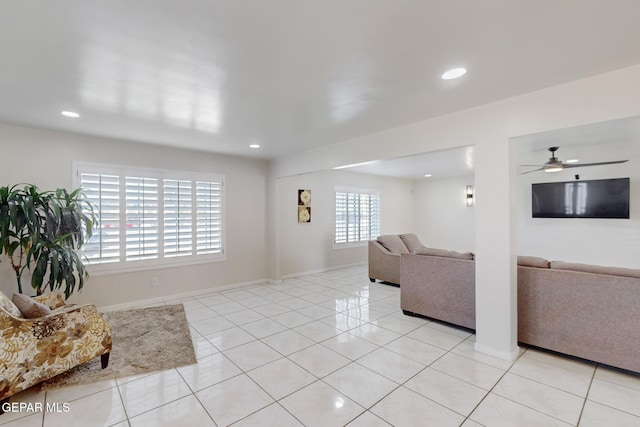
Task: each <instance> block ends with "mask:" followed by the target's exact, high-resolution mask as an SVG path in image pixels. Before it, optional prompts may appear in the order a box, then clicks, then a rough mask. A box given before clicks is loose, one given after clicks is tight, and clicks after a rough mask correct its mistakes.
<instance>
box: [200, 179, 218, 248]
mask: <svg viewBox="0 0 640 427" xmlns="http://www.w3.org/2000/svg"><path fill="white" fill-rule="evenodd" d="M196 211H197V212H196V218H197V227H196V251H197V253H198V254H211V253H221V252H222V251H223V248H222V181H220V182H207V181H197V182H196Z"/></svg>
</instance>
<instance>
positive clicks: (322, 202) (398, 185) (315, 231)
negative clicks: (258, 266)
mask: <svg viewBox="0 0 640 427" xmlns="http://www.w3.org/2000/svg"><path fill="white" fill-rule="evenodd" d="M336 186H338V187H356V188H362V189H375V190H380V192H381V202H382V206H381V212H380V220H381V224H380V226H381V230H380V231H381V233H382V234H388V233H406V232H410V231H411V228H412V225H413V219H412V208H411V203H412V202H411V200H412V199H411V181H410V180H400V179H393V178H383V177H377V176H372V175H365V174H357V173H349V172H342V171H324V172H315V173H309V174H303V175H295V176H290V177H284V178H280V179H278V180H277V194H278V198H277V209H278V215H277V222H278V226H277V227H276V228H277V230H278V241H279V242H280V246H279V255H278V259H279V263H280V276H284V277H286V276H289V275H293V274H298V273H304V272H311V271H318V270H323V269H326V268H330V267H336V266H341V265H350V264H356V263H364V262H366V260H367V247H366V245H361V246H359V247H351V248H347V249H344V248H340V249H335V248H334V246H333V232H334V221H335V211H334V209H335V207H334V206H335V205H334V195H333V192H334V187H336ZM298 189H310V190H311V222H310V223H303V224H299V223H298V222H297V221H298V220H297V195H298V193H297V191H298Z"/></svg>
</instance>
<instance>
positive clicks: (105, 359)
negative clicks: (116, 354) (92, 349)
mask: <svg viewBox="0 0 640 427" xmlns="http://www.w3.org/2000/svg"><path fill="white" fill-rule="evenodd" d="M110 354H111V353H105V354H102V355H100V362H101V363H102V369H104V368H106V367H107V366H109V355H110Z"/></svg>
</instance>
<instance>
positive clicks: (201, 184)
mask: <svg viewBox="0 0 640 427" xmlns="http://www.w3.org/2000/svg"><path fill="white" fill-rule="evenodd" d="M76 177H77V180H78V182H77V185H80V186H82V187H83V188H84V191H85V194H86V196H87V197H88V198H89V200H91V201H92V202H93V203H94V205H95V207H96V211H97V215H98V218H99V224H98V227H97V229H96V230H94V235H93V237H92V238H91V240H89V242H88V243H87V244H86V245H85V246H84V247H83V251H82V252H83V255H85V256H86V258H87V259H88V261H89V264H90V265H92V266H93V269H94V270H95V269H97V271H101V270H136V269H146V268H153V267H158V266H164V265H174V264H191V263H197V262H205V261H211V260H216V259H223V257H224V250H223V227H222V225H223V218H222V217H223V186H224V180H223V177H222V176H220V175H202V174H194V173H188V172H175V171H156V170H144V169H135V170H132V169H128V168H124V167H106V166H101V165H89V164H78V165H77V166H76Z"/></svg>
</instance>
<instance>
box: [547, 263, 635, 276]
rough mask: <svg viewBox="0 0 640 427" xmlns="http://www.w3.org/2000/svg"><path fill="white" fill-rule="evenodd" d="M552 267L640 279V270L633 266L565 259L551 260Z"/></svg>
mask: <svg viewBox="0 0 640 427" xmlns="http://www.w3.org/2000/svg"><path fill="white" fill-rule="evenodd" d="M551 268H553V269H556V270H571V271H582V272H584V273H593V274H606V275H609V276H623V277H634V278H639V279H640V270H637V269H633V268H623V267H606V266H602V265H591V264H579V263H575V262H563V261H551Z"/></svg>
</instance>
